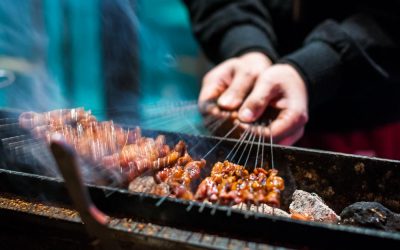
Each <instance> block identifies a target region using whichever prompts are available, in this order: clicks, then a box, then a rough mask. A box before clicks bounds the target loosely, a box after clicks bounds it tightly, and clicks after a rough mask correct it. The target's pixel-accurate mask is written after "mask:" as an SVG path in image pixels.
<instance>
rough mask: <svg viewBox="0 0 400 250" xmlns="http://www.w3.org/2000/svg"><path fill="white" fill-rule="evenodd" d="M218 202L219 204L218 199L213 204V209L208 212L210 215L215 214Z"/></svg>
mask: <svg viewBox="0 0 400 250" xmlns="http://www.w3.org/2000/svg"><path fill="white" fill-rule="evenodd" d="M219 204H220V201H219V200H218V201H217V202H216V203H215V204H214V206H213V209H212V210H211V213H210V214H211V215H214V214H215V212H216V211H217V208H218V206H219Z"/></svg>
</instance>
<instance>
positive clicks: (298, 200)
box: [289, 190, 340, 223]
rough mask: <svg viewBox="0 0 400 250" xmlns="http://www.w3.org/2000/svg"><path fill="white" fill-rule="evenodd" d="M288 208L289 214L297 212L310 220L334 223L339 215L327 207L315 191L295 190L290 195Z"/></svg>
mask: <svg viewBox="0 0 400 250" xmlns="http://www.w3.org/2000/svg"><path fill="white" fill-rule="evenodd" d="M292 200H293V201H292V203H290V206H289V210H290V213H291V214H299V215H302V216H304V217H305V218H309V220H312V221H320V222H329V223H336V222H337V221H338V220H339V219H340V217H339V216H337V214H336V213H335V212H334V211H333V210H332V209H331V208H329V207H328V206H327V205H326V204H325V203H324V201H323V200H322V199H321V198H320V197H319V196H318V195H317V194H315V193H308V192H306V191H303V190H296V191H295V192H294V193H293V196H292Z"/></svg>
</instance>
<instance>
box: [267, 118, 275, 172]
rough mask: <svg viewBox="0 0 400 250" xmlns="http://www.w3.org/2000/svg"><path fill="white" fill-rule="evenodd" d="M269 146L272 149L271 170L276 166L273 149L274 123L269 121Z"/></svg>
mask: <svg viewBox="0 0 400 250" xmlns="http://www.w3.org/2000/svg"><path fill="white" fill-rule="evenodd" d="M268 127H269V146H270V148H271V168H272V169H274V168H275V165H274V149H273V147H272V144H273V143H274V142H273V139H272V121H271V120H269V126H268Z"/></svg>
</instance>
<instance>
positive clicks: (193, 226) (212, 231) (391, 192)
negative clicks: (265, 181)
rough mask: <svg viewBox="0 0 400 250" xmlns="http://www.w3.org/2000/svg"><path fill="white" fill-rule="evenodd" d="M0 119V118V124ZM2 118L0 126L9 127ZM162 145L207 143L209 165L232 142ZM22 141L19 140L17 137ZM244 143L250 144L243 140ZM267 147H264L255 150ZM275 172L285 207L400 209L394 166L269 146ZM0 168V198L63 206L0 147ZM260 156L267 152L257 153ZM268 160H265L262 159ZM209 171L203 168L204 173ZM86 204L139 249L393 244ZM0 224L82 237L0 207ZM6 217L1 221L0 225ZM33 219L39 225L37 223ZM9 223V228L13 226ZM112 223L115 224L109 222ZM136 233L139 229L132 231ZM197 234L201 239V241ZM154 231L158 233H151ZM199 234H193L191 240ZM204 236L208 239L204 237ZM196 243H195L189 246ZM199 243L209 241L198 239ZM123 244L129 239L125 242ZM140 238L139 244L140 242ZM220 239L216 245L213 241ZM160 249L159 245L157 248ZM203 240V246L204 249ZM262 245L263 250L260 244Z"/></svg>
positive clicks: (367, 235) (206, 211)
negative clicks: (312, 199)
mask: <svg viewBox="0 0 400 250" xmlns="http://www.w3.org/2000/svg"><path fill="white" fill-rule="evenodd" d="M1 116H2V117H7V118H9V119H11V120H12V119H15V117H17V116H18V114H17V113H15V112H8V111H4V110H3V111H2V112H1V113H0V117H1ZM3 121H4V119H3ZM9 121H10V120H8V122H9ZM0 126H1V125H0ZM10 126H11V125H7V126H2V127H0V128H1V129H0V133H1V134H0V136H1V137H2V138H9V137H12V136H21V135H24V136H28V135H27V134H26V132H24V131H19V130H18V129H15V127H14V128H13V129H11V128H10ZM158 133H159V132H158V131H145V133H144V134H145V135H146V136H154V135H156V134H158ZM163 134H165V135H166V137H167V141H168V142H169V143H171V144H172V143H176V142H177V141H178V140H180V139H183V140H184V141H185V142H186V143H187V144H188V148H189V149H190V148H195V151H194V152H191V153H192V155H193V156H194V158H196V157H201V156H203V155H205V153H206V152H207V151H208V150H209V149H210V148H211V147H212V146H214V145H217V147H216V148H215V150H214V151H213V153H212V154H209V156H208V158H207V161H208V162H209V163H211V162H216V161H218V160H224V158H225V157H226V155H227V152H229V151H230V150H231V149H232V148H233V147H234V145H235V143H236V140H233V139H224V140H223V141H221V138H218V137H207V136H192V135H186V134H179V133H165V132H163ZM24 139H27V138H25V137H24ZM246 143H250V142H246ZM263 146H264V147H266V148H268V147H269V145H268V144H263ZM255 150H256V147H253V150H252V151H251V152H250V159H249V164H248V165H249V166H251V163H252V162H254V161H255V154H256V152H255ZM273 150H274V160H275V166H276V168H277V169H278V170H279V172H280V175H281V176H282V177H283V178H284V179H285V181H286V186H287V187H286V189H285V191H284V192H283V194H282V204H283V205H282V206H283V208H284V209H286V208H287V207H288V204H289V202H290V196H291V194H292V193H293V191H294V190H295V189H296V188H297V189H302V190H305V191H309V192H316V193H318V194H319V195H320V196H321V197H322V198H323V199H324V201H325V202H326V203H327V204H328V205H329V206H330V207H331V208H333V209H334V210H335V211H336V212H337V213H338V212H340V211H341V210H342V209H343V208H344V207H346V206H348V205H350V204H352V203H354V202H356V201H378V202H380V203H382V204H383V205H385V206H386V207H388V208H389V209H391V210H392V211H395V212H399V211H400V192H399V190H400V185H399V183H400V162H399V161H392V160H385V159H378V158H369V157H361V156H354V155H347V154H339V153H332V152H324V151H318V150H308V149H301V148H295V147H281V146H274V147H273ZM0 151H1V159H2V161H1V164H2V165H1V166H2V169H0V193H2V194H6V195H11V196H16V197H23V198H24V199H27V200H29V201H33V202H44V203H46V204H48V203H50V204H57V205H58V206H66V207H69V208H71V207H72V204H71V201H70V199H69V198H68V195H67V191H66V189H65V187H64V184H63V182H62V181H61V180H60V178H57V177H54V176H51V173H48V172H40V171H39V172H37V170H35V171H36V173H33V172H32V168H30V167H29V165H30V164H27V163H29V160H26V159H25V161H23V162H16V161H15V159H14V158H13V157H9V155H8V154H9V153H10V152H8V151H7V148H5V147H4V146H2V148H0ZM265 151H266V152H268V151H267V150H265ZM268 156H269V155H267V157H268ZM210 168H211V166H210V165H208V166H207V170H208V171H204V172H203V174H204V175H207V174H208V173H207V172H209V171H210ZM87 188H88V189H89V192H90V195H91V197H92V199H93V201H94V203H95V204H96V205H97V206H98V207H99V208H100V209H101V210H102V211H104V212H105V213H107V214H109V215H111V216H113V217H115V218H118V219H121V218H131V219H133V221H134V222H133V224H132V226H129V227H130V229H123V228H121V227H120V226H118V225H116V226H111V229H110V232H111V233H112V234H113V235H115V237H116V239H119V240H121V241H124V242H125V243H126V242H130V243H132V244H134V243H135V242H136V243H137V244H139V243H140V244H142V245H141V246H153V247H157V246H158V247H172V248H173V247H177V246H179V247H184V248H228V245H227V244H225V245H224V244H223V243H221V242H232V241H237V240H239V241H238V242H247V243H245V244H247V245H242V246H247V247H248V246H256V247H266V246H267V245H268V246H283V247H294V248H303V247H309V248H343V247H346V246H351V245H354V244H356V245H357V246H367V247H371V246H375V247H381V246H396V245H397V246H398V245H399V244H400V234H399V233H394V232H383V231H379V230H374V229H366V228H357V227H351V226H344V225H332V224H322V223H316V222H305V221H296V220H292V219H288V218H282V217H276V216H270V215H265V214H259V213H254V212H251V211H238V210H234V209H231V208H229V207H226V206H217V205H211V204H205V203H199V202H193V201H184V200H179V199H174V198H161V199H160V197H158V196H154V195H150V194H143V193H132V192H129V191H127V190H124V189H121V188H118V187H107V186H98V185H87ZM0 211H1V213H2V214H3V215H7V216H2V217H1V218H2V219H1V220H0V221H1V222H0V223H2V224H4V225H7V224H5V223H6V222H9V221H18V223H20V224H22V225H24V224H25V225H26V224H27V223H28V224H29V223H33V224H35V223H36V224H37V223H39V224H41V225H42V224H45V227H46V228H48V227H56V228H59V229H60V228H61V229H62V230H63V231H65V230H66V229H70V230H67V231H71V232H75V234H76V235H79V233H76V232H82V230H83V229H82V228H83V227H82V225H79V223H78V222H77V221H74V220H70V219H66V218H64V219H60V218H59V219H58V220H54V219H52V218H51V216H47V217H45V218H43V216H42V217H40V219H38V218H37V215H35V216H34V215H32V213H29V211H17V210H15V209H14V210H10V209H4V208H1V209H0ZM3 218H7V219H3ZM39 221H40V222H39ZM18 223H17V224H18ZM138 223H152V224H154V225H157V226H156V227H159V228H161V229H160V230H161V231H162V230H164V229H163V228H174V229H171V230H178V231H179V233H178V235H180V234H182V235H183V236H182V235H181V236H175V237H176V238H179V239H176V238H175V239H174V238H173V237H172V238H168V237H167V238H162V237H159V236H154V235H153V236H152V235H150V236H149V235H145V234H140V233H138V232H135V230H136V231H137V228H136V227H137V225H139V224H138ZM117 224H118V223H117ZM139 231H140V230H139ZM203 233H207V234H205V235H206V236H204V234H203ZM159 234H160V233H158V235H159ZM198 235H200V236H198ZM207 235H211V236H207ZM196 237H198V238H199V240H197V241H196V240H193V239H196ZM207 237H211V239H212V240H210V241H209V242H208V241H205V242H204V239H206V238H207ZM128 239H129V240H128ZM143 239H145V240H143ZM220 239H222V240H220ZM164 241H165V242H167V243H168V244H167V243H165V244H164V243H162V242H164ZM210 242H211V243H210ZM263 244H267V245H263Z"/></svg>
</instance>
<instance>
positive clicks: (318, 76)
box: [280, 41, 342, 107]
mask: <svg viewBox="0 0 400 250" xmlns="http://www.w3.org/2000/svg"><path fill="white" fill-rule="evenodd" d="M280 63H288V64H291V65H292V66H293V67H295V68H296V69H297V71H298V72H299V73H300V75H301V76H302V77H303V79H304V81H305V83H306V86H307V91H308V96H309V106H310V107H314V106H317V105H319V104H321V103H323V102H326V101H329V100H331V99H332V98H333V97H334V95H335V93H336V92H337V90H338V88H339V84H340V83H341V82H342V63H341V60H340V55H339V54H338V53H337V52H336V51H335V50H334V49H333V48H332V47H330V46H329V45H328V44H326V43H324V42H321V41H314V42H311V43H309V44H307V45H305V46H304V47H302V48H301V49H299V50H297V51H295V52H293V53H291V54H289V55H287V56H285V57H283V58H282V59H281V60H280Z"/></svg>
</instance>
